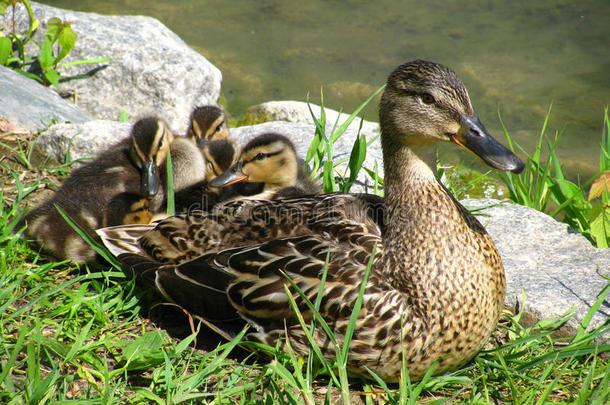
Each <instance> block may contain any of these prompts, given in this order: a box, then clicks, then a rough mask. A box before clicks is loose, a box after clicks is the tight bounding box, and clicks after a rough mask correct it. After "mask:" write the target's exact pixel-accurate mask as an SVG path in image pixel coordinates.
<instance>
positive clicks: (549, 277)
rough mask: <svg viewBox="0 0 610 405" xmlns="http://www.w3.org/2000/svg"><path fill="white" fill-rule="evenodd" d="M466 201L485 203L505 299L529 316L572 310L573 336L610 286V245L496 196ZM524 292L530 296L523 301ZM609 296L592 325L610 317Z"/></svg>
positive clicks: (477, 204)
mask: <svg viewBox="0 0 610 405" xmlns="http://www.w3.org/2000/svg"><path fill="white" fill-rule="evenodd" d="M462 203H463V204H464V205H467V206H472V207H484V206H492V205H498V204H500V205H499V206H493V207H490V208H486V209H484V210H483V211H482V214H484V215H489V216H478V219H479V220H480V221H481V223H483V225H485V227H486V228H487V230H488V231H489V233H490V235H491V236H492V238H493V239H494V241H495V242H496V246H497V247H498V250H499V251H500V255H501V256H502V261H503V263H504V270H505V271H506V281H507V295H506V303H507V304H508V305H510V306H512V307H514V306H515V305H516V304H517V303H518V304H519V306H520V307H521V308H522V309H523V310H524V315H525V320H527V321H528V323H533V322H536V321H538V320H541V319H547V318H557V317H561V316H562V315H563V314H565V313H566V312H568V311H570V310H574V313H575V317H573V318H572V319H570V320H569V321H568V322H567V323H566V324H565V325H564V327H563V330H564V331H565V333H568V334H572V333H574V331H575V330H576V329H577V328H578V325H579V322H580V321H582V319H583V318H584V316H585V315H586V314H587V311H589V309H590V308H591V305H593V303H594V302H595V301H596V299H597V294H598V293H599V292H600V291H601V290H602V289H603V288H604V287H605V286H606V285H607V284H608V280H607V279H605V278H603V277H602V274H605V275H606V276H608V275H610V249H596V248H595V247H593V246H592V245H591V244H590V243H589V241H588V240H586V239H585V238H584V237H583V236H582V235H580V234H579V233H576V232H574V231H570V230H569V229H568V226H567V225H566V224H563V223H560V222H557V221H555V220H554V219H553V218H551V217H549V216H548V215H546V214H543V213H541V212H539V211H536V210H534V209H532V208H528V207H524V206H521V205H515V204H501V203H500V202H499V201H497V200H491V199H489V200H487V199H481V200H464V201H462ZM523 293H525V300H523V299H522V298H523ZM609 302H610V297H607V298H606V300H605V302H604V303H603V304H602V306H601V308H600V310H599V311H598V312H597V313H596V314H595V316H594V317H593V320H592V325H599V324H601V323H602V322H605V321H607V320H608V317H610V304H609Z"/></svg>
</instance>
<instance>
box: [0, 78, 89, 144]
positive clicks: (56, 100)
mask: <svg viewBox="0 0 610 405" xmlns="http://www.w3.org/2000/svg"><path fill="white" fill-rule="evenodd" d="M0 118H6V119H7V120H8V121H10V122H13V123H15V124H18V125H20V126H22V127H25V128H26V129H28V130H30V131H33V132H36V131H38V130H40V129H43V128H46V127H48V126H49V125H51V124H52V123H54V122H58V123H64V122H73V123H80V122H85V121H89V120H91V119H92V117H91V116H90V115H89V114H87V113H85V112H84V111H81V110H80V109H79V108H77V107H76V106H75V105H74V104H72V103H70V102H68V101H66V100H64V99H62V98H61V97H60V96H59V95H58V94H57V93H56V92H55V91H53V90H51V89H49V88H48V87H45V86H43V85H42V84H40V83H38V82H37V81H35V80H32V79H29V78H27V77H25V76H23V75H21V74H19V73H17V72H15V71H13V70H11V69H9V68H6V67H3V66H0Z"/></svg>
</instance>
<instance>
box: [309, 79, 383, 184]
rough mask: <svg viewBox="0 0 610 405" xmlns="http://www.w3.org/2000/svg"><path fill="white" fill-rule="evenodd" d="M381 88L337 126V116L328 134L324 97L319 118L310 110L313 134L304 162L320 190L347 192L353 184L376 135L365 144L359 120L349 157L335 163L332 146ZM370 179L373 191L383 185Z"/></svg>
mask: <svg viewBox="0 0 610 405" xmlns="http://www.w3.org/2000/svg"><path fill="white" fill-rule="evenodd" d="M384 88H385V85H383V86H381V87H380V88H379V89H377V90H376V91H375V92H374V93H373V94H371V96H370V97H369V98H368V99H366V100H365V101H364V102H363V103H362V104H361V105H360V106H358V108H356V110H355V111H354V112H353V113H352V114H351V115H350V116H349V117H348V118H347V119H346V120H345V122H343V123H341V124H339V123H338V120H339V117H337V120H336V121H335V122H334V123H333V124H332V128H331V130H330V133H327V126H326V114H325V111H324V94H323V93H321V94H320V97H321V103H320V111H321V113H320V117H316V116H315V114H314V113H313V111H312V109H311V107H309V112H310V113H311V116H312V118H313V121H314V123H315V126H316V132H315V134H314V137H313V140H312V142H311V145H310V146H309V150H308V151H307V156H306V158H305V163H306V164H310V163H311V165H312V168H311V171H312V175H313V177H314V179H321V180H322V188H323V190H324V192H325V193H332V192H336V191H340V192H348V191H349V190H350V188H351V187H352V185H353V184H354V182H355V181H356V178H357V177H358V173H359V172H360V170H361V169H362V165H363V163H364V160H365V159H366V149H367V147H368V146H369V145H371V144H372V143H373V142H374V141H376V140H377V138H378V137H379V136H376V137H373V138H372V139H371V140H369V141H367V140H366V137H365V136H364V134H361V133H360V129H362V121H360V128H359V130H358V134H357V136H356V139H355V141H354V145H353V147H352V151H351V153H350V157H349V158H343V159H339V160H336V161H335V160H334V159H335V158H334V144H335V142H336V141H337V140H338V139H339V138H340V137H341V136H342V135H343V134H344V133H345V131H346V130H347V128H348V126H349V125H350V124H351V123H352V121H353V120H354V119H355V118H356V117H357V115H358V114H360V112H361V111H362V110H363V109H364V107H366V106H367V105H368V104H369V103H370V102H371V100H373V98H375V96H377V95H378V94H379V93H381V92H382V91H383V89H384ZM308 106H309V105H308ZM346 163H347V165H346V167H345V169H344V171H343V172H340V171H339V167H340V166H341V165H344V164H346ZM348 171H349V174H348ZM371 173H372V174H373V175H374V173H376V170H375V172H371ZM373 178H374V180H375V189H377V185H378V183H380V182H382V180H381V178H380V177H378V176H376V177H373Z"/></svg>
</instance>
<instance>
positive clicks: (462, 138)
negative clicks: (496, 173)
mask: <svg viewBox="0 0 610 405" xmlns="http://www.w3.org/2000/svg"><path fill="white" fill-rule="evenodd" d="M461 121H462V122H461V123H462V125H461V127H460V129H459V131H458V132H457V134H452V135H450V139H451V142H453V143H455V144H456V145H458V146H461V147H462V148H464V149H467V150H469V151H470V152H472V153H474V154H475V155H476V156H478V157H479V158H480V159H481V160H483V162H485V163H487V164H488V165H490V166H491V167H493V168H495V169H498V170H505V171H511V172H514V173H521V171H522V170H523V167H524V165H523V162H522V161H521V159H519V158H518V157H517V155H515V154H514V153H513V152H511V151H510V150H509V149H508V148H506V147H505V146H504V145H502V144H501V143H499V142H498V141H496V140H495V139H494V138H492V137H491V135H489V132H487V129H485V127H484V126H483V124H482V123H481V121H480V120H479V117H477V115H476V114H474V115H471V116H468V115H462V120H461Z"/></svg>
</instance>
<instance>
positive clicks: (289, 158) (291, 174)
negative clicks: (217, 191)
mask: <svg viewBox="0 0 610 405" xmlns="http://www.w3.org/2000/svg"><path fill="white" fill-rule="evenodd" d="M241 182H250V183H262V189H261V190H260V191H259V192H258V193H256V194H254V195H247V194H246V193H243V192H239V191H234V192H237V194H240V197H239V198H247V199H261V200H268V199H277V198H285V197H294V196H298V195H304V194H317V193H320V192H322V188H321V187H320V185H318V184H316V183H314V182H313V180H311V177H310V176H309V173H307V172H305V171H304V170H303V169H302V167H300V163H299V159H298V157H297V154H296V150H295V148H294V145H293V144H292V142H291V141H290V139H288V138H287V137H285V136H284V135H281V134H278V133H274V132H269V133H265V134H262V135H259V136H257V137H256V138H254V139H252V140H251V141H250V142H248V143H247V144H246V145H245V146H244V147H243V149H242V151H241V153H240V156H239V159H238V161H237V163H235V164H234V165H233V166H231V168H230V169H229V170H227V171H226V172H224V173H223V174H221V175H220V176H218V177H216V178H215V179H214V180H212V181H210V185H211V186H215V187H224V186H230V185H237V183H241ZM231 199H234V198H231Z"/></svg>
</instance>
